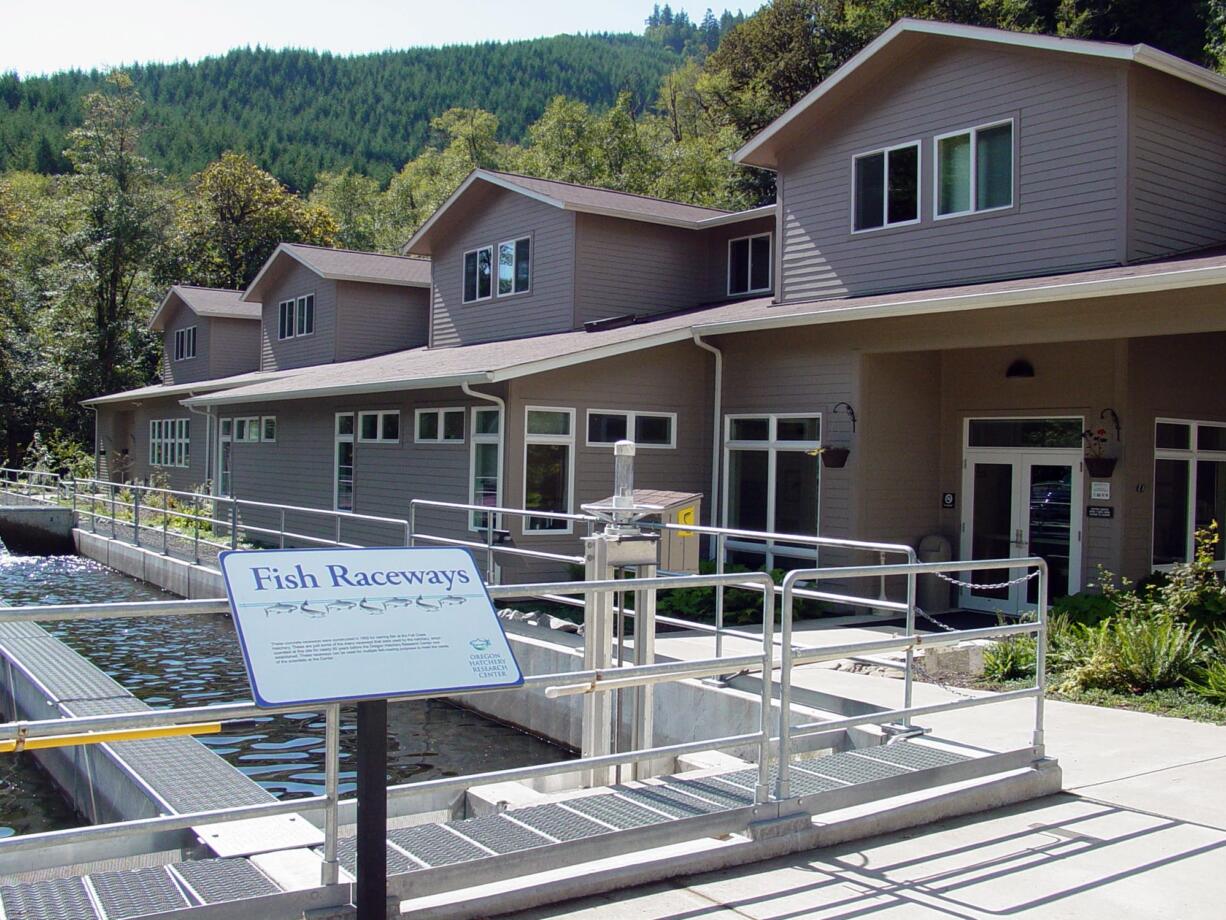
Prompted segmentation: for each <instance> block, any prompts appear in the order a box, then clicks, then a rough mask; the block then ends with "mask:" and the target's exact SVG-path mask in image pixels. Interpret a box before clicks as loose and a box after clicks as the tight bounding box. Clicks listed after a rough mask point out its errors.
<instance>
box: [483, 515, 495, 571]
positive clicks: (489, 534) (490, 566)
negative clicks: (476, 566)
mask: <svg viewBox="0 0 1226 920" xmlns="http://www.w3.org/2000/svg"><path fill="white" fill-rule="evenodd" d="M485 583H486V584H487V585H492V584H493V583H494V513H493V512H492V511H487V512H485Z"/></svg>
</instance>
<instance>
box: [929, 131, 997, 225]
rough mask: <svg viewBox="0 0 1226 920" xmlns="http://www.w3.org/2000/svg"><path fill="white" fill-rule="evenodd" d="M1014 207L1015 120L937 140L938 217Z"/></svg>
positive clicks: (956, 132)
mask: <svg viewBox="0 0 1226 920" xmlns="http://www.w3.org/2000/svg"><path fill="white" fill-rule="evenodd" d="M1012 206H1013V121H1012V120H1009V121H1003V122H996V123H995V124H988V125H980V126H979V127H976V128H968V129H966V130H964V131H955V132H953V133H950V134H944V135H941V136H940V137H938V138H937V139H936V216H937V217H938V218H942V217H955V216H957V215H959V214H972V213H974V212H976V211H992V210H996V209H997V208H1009V207H1012Z"/></svg>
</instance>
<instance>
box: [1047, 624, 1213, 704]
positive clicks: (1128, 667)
mask: <svg viewBox="0 0 1226 920" xmlns="http://www.w3.org/2000/svg"><path fill="white" fill-rule="evenodd" d="M1081 629H1084V630H1086V631H1087V635H1086V636H1085V637H1084V638H1085V640H1086V642H1087V646H1086V648H1089V647H1090V645H1091V643H1092V645H1093V651H1092V652H1091V654H1090V657H1089V659H1088V660H1087V661H1086V662H1085V663H1084V664H1082V665H1080V666H1078V667H1076V668H1075V669H1074V670H1073V671H1072V673H1071V674H1070V676H1069V683H1070V684H1072V685H1073V686H1075V687H1077V688H1078V689H1093V688H1097V689H1105V690H1123V691H1127V692H1130V693H1144V692H1146V691H1149V690H1159V689H1163V688H1166V687H1175V686H1178V685H1179V684H1180V683H1182V682H1183V681H1184V679H1185V678H1187V677H1188V676H1189V675H1191V674H1192V673H1193V672H1194V671H1195V669H1196V665H1197V663H1198V660H1199V656H1200V650H1201V649H1200V633H1199V631H1198V630H1196V629H1194V628H1193V627H1191V626H1189V625H1188V624H1186V623H1181V622H1179V621H1178V620H1176V619H1175V618H1174V617H1172V616H1169V615H1158V616H1150V617H1138V618H1134V619H1124V618H1122V617H1121V618H1119V619H1111V620H1106V621H1104V622H1103V623H1102V624H1101V625H1100V626H1096V627H1086V626H1082V627H1081Z"/></svg>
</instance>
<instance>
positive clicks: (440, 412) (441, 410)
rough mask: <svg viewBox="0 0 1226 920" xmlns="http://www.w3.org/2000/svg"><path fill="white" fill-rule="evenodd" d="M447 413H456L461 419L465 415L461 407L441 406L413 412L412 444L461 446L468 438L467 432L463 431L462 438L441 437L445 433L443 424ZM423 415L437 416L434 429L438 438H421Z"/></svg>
mask: <svg viewBox="0 0 1226 920" xmlns="http://www.w3.org/2000/svg"><path fill="white" fill-rule="evenodd" d="M448 412H458V413H459V414H460V417H461V418H463V417H464V416H465V415H467V412H466V411H465V409H464V407H463V406H442V407H436V408H426V409H417V410H416V411H414V413H413V442H414V443H415V444H463V443H464V441H465V439H466V438H467V436H468V431H467V430H465V432H464V436H463V437H459V438H446V437H444V436H443V434H444V432H445V431H446V424H445V422H446V417H445V416H446V413H448ZM423 415H437V416H438V424H437V427H436V429H435V430H436V431H438V437H436V438H423V437H421V419H422V416H423ZM465 424H467V421H466V422H465Z"/></svg>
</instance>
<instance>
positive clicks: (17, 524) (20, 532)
mask: <svg viewBox="0 0 1226 920" xmlns="http://www.w3.org/2000/svg"><path fill="white" fill-rule="evenodd" d="M6 498H7V496H6ZM0 504H2V505H4V507H0V543H3V544H4V546H5V547H6V548H7V549H8V550H9V552H11V553H15V554H32V555H41V556H55V555H66V554H69V553H71V552H72V527H73V515H72V510H71V509H69V508H47V507H42V506H40V505H38V504H36V503H31V505H30V506H29V507H20V506H17V507H9V506H8V502H7V501H5V502H0Z"/></svg>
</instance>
